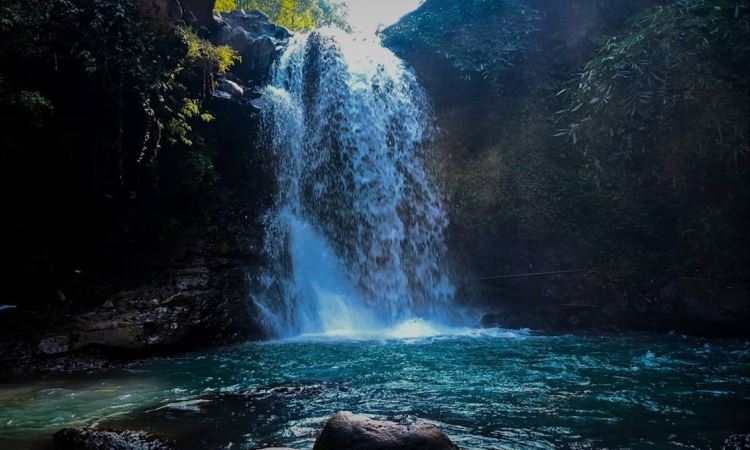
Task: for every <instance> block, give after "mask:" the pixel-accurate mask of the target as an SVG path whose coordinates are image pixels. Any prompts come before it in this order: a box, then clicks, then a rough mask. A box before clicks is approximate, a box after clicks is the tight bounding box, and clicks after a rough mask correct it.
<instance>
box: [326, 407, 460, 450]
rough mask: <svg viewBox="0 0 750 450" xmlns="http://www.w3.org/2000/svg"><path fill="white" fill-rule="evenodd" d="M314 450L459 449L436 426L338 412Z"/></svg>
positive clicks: (327, 425)
mask: <svg viewBox="0 0 750 450" xmlns="http://www.w3.org/2000/svg"><path fill="white" fill-rule="evenodd" d="M313 450H458V447H457V446H456V445H455V444H453V442H451V440H450V439H448V437H447V436H446V435H444V434H443V433H442V432H441V431H440V430H438V428H437V427H436V426H434V425H431V424H428V423H424V422H417V423H415V424H411V425H401V424H398V423H395V422H386V421H381V420H374V419H370V418H369V417H367V416H362V415H356V414H352V413H350V412H338V413H336V414H335V415H334V416H333V417H331V419H329V420H328V422H327V423H326V425H325V427H324V428H323V432H322V433H321V434H320V436H319V437H318V439H317V440H316V441H315V447H313Z"/></svg>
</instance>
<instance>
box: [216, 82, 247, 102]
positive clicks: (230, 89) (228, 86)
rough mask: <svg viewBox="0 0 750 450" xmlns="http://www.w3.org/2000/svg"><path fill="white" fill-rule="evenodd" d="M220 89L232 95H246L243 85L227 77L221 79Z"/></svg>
mask: <svg viewBox="0 0 750 450" xmlns="http://www.w3.org/2000/svg"><path fill="white" fill-rule="evenodd" d="M219 90H221V91H224V92H226V93H227V94H229V95H230V96H231V97H237V98H242V97H243V96H244V95H245V90H244V89H243V88H242V86H240V85H239V84H237V83H235V82H234V81H232V80H227V79H226V78H222V79H220V80H219Z"/></svg>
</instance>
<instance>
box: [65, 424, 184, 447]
mask: <svg viewBox="0 0 750 450" xmlns="http://www.w3.org/2000/svg"><path fill="white" fill-rule="evenodd" d="M52 439H53V443H54V448H55V450H174V449H176V448H177V447H176V446H175V445H174V443H172V442H169V441H166V440H163V439H160V438H158V437H156V436H153V435H151V434H149V433H145V432H143V431H131V430H97V429H94V428H65V429H63V430H60V431H58V432H57V433H55V435H54V436H53V438H52Z"/></svg>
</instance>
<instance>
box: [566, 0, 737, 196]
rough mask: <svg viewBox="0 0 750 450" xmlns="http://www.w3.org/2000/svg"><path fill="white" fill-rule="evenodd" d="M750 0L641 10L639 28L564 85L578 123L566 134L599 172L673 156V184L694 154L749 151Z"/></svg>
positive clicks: (689, 1) (729, 155)
mask: <svg viewBox="0 0 750 450" xmlns="http://www.w3.org/2000/svg"><path fill="white" fill-rule="evenodd" d="M748 5H749V2H747V1H743V2H736V1H707V0H683V1H678V2H676V3H674V4H670V5H667V6H660V7H657V8H656V9H654V10H651V11H649V12H648V13H645V14H642V15H640V16H639V17H637V19H636V20H635V25H634V26H635V31H634V32H633V33H632V34H629V35H627V36H624V37H623V38H619V39H618V38H616V37H615V38H612V39H610V40H609V41H608V42H607V44H606V45H605V46H604V47H603V48H602V49H601V51H600V52H599V55H598V56H597V57H596V58H594V59H593V60H591V61H590V62H589V63H588V64H587V65H586V68H585V70H584V72H583V74H582V75H581V79H580V80H579V81H577V82H576V84H575V85H574V86H573V87H572V88H571V89H566V90H564V91H563V93H568V94H569V95H570V106H569V107H568V108H567V109H566V110H565V111H563V113H564V114H565V116H566V118H569V119H572V121H571V123H570V124H569V125H568V126H567V127H566V128H565V129H563V130H561V133H562V134H564V135H567V136H569V137H570V138H571V140H572V141H573V142H574V143H575V144H577V145H581V146H582V147H583V148H584V149H585V150H586V152H587V154H589V155H591V158H592V162H593V164H594V165H595V166H596V167H597V168H598V170H600V171H604V170H606V169H607V167H608V166H610V167H611V166H613V165H616V164H618V163H621V162H623V161H627V160H630V159H632V158H633V157H635V155H637V154H642V153H645V152H653V151H661V152H663V153H664V154H665V155H666V154H670V156H671V157H672V158H673V161H672V164H671V165H670V167H667V168H668V169H670V170H671V173H670V175H671V176H672V177H673V178H674V182H675V183H677V182H679V181H680V178H681V175H682V174H681V173H680V172H679V169H680V164H682V163H689V158H690V154H691V153H692V154H693V155H705V156H710V157H713V158H715V159H718V160H725V161H728V162H731V163H736V162H737V161H738V160H739V159H740V158H744V157H746V156H747V155H748V139H747V138H748V126H747V119H748V104H747V101H746V100H747V95H748V80H747V73H748V69H749V68H750V66H748V53H749V52H750V39H749V38H748V31H749V30H750V14H749V11H748ZM672 130H680V132H681V133H680V136H674V135H673V134H672V133H671V131H672ZM667 140H668V141H669V142H665V141H667Z"/></svg>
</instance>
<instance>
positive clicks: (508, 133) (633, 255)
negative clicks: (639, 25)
mask: <svg viewBox="0 0 750 450" xmlns="http://www.w3.org/2000/svg"><path fill="white" fill-rule="evenodd" d="M663 3H664V2H660V1H648V0H644V1H638V0H632V1H620V2H617V1H615V2H611V1H604V2H588V1H534V0H523V1H521V0H505V1H501V2H494V3H493V2H481V1H475V2H466V3H462V4H457V3H455V2H450V1H446V0H427V1H426V2H425V3H423V5H422V6H421V7H420V8H419V9H418V10H417V11H415V12H414V13H412V14H410V15H408V16H406V17H405V18H403V19H402V21H401V22H400V23H398V24H396V25H394V26H392V27H391V28H389V29H386V30H385V31H384V42H385V43H386V45H387V46H389V47H390V48H391V49H392V50H394V51H395V52H396V53H397V54H399V55H400V56H401V57H403V58H404V59H405V60H406V61H408V62H409V63H410V64H411V65H412V66H413V67H414V70H415V72H416V73H417V75H418V77H419V79H420V80H421V82H422V83H423V85H424V86H425V87H426V89H427V91H428V92H429V95H430V98H431V99H432V101H433V104H434V108H435V113H436V119H437V125H438V128H439V130H440V133H439V135H438V138H437V142H436V144H437V151H436V154H435V155H434V158H433V163H434V164H433V167H432V169H433V171H434V173H435V176H436V178H438V181H439V182H440V183H441V184H442V185H443V188H444V190H445V192H446V195H447V197H448V199H447V201H446V205H447V207H448V209H449V216H450V220H451V224H450V228H449V242H448V247H449V249H450V251H451V252H452V260H453V261H454V262H455V263H456V267H457V270H456V271H455V278H456V279H458V280H460V281H459V283H460V293H459V298H460V299H461V301H463V302H465V303H469V304H471V305H474V306H479V307H480V308H483V309H490V310H492V309H495V310H496V311H497V312H498V313H497V314H494V315H491V316H488V317H487V318H486V319H485V324H486V325H501V326H508V327H530V328H533V329H541V330H551V331H558V330H562V331H576V330H577V331H610V332H619V331H632V330H650V331H671V330H677V331H680V332H686V333H693V334H699V335H701V334H702V335H746V332H743V331H741V330H742V328H743V327H742V326H741V322H742V320H746V319H747V318H748V317H749V316H750V310H749V308H748V303H749V302H748V301H747V298H748V293H749V291H748V284H747V266H746V263H744V264H745V265H744V266H743V264H742V263H740V264H739V266H736V265H729V267H726V265H721V264H718V263H713V262H711V263H709V262H706V263H705V264H703V265H702V266H701V267H700V268H699V269H698V270H696V269H695V268H694V267H693V268H686V267H679V268H677V267H676V266H678V265H679V264H674V265H672V264H670V263H668V262H667V261H670V259H669V258H670V257H671V256H670V255H669V254H668V253H669V252H670V251H672V248H673V247H670V246H674V247H676V244H674V243H672V242H671V241H670V240H669V239H671V238H670V237H662V238H661V239H654V238H653V235H656V234H658V233H661V236H671V235H672V233H673V232H675V229H670V228H669V227H670V225H669V223H670V220H668V218H669V217H670V216H671V213H667V212H666V208H665V207H664V206H660V207H654V208H653V209H654V211H653V212H652V213H650V214H653V215H654V216H655V220H651V219H643V220H642V221H641V222H638V220H640V218H636V219H633V218H632V216H631V215H630V214H629V213H628V214H627V215H624V214H623V213H622V212H621V211H618V210H617V209H616V208H617V207H616V206H613V205H617V203H618V202H621V201H623V196H622V195H621V196H619V197H616V196H612V197H614V199H613V198H612V197H610V196H609V194H606V193H602V191H601V190H599V189H597V187H596V185H595V184H594V183H592V182H590V180H591V175H590V172H588V168H587V162H586V161H584V160H583V159H581V157H580V154H581V153H580V152H578V150H577V149H575V148H574V147H573V146H571V144H570V142H568V140H566V139H565V138H560V137H559V136H555V135H556V134H559V129H560V128H561V127H563V126H564V125H566V124H565V123H562V124H561V123H560V122H559V119H558V114H559V111H560V110H562V109H564V108H565V107H566V105H565V96H564V95H562V94H561V91H564V90H565V89H566V88H567V87H569V86H570V83H571V81H572V80H575V79H576V77H578V76H579V74H580V72H581V71H582V70H583V68H584V66H585V65H586V64H587V62H588V61H589V60H591V59H592V58H594V57H596V55H597V54H598V52H599V49H600V48H601V46H602V44H603V43H604V42H606V41H607V39H608V38H610V37H613V36H623V35H627V33H629V32H630V28H629V27H631V26H632V19H631V18H632V17H633V16H634V15H635V14H639V13H643V12H645V11H649V8H653V7H655V6H658V5H660V4H663ZM490 4H492V5H495V6H496V8H495V9H492V8H490V6H487V5H490ZM471 5H474V6H471ZM483 5H484V6H483ZM482 8H484V9H482ZM487 8H489V9H487ZM493 23H494V24H497V23H502V24H503V27H500V28H501V29H500V30H497V28H498V27H496V26H495V27H494V28H493V25H491V24H493ZM504 30H505V31H504ZM653 45H655V46H656V45H657V44H653ZM657 170H659V169H657ZM636 177H637V175H635V174H633V175H631V178H636ZM634 191H635V189H634ZM664 192H665V191H659V190H657V189H656V188H654V189H652V192H651V193H650V194H649V195H648V196H647V199H646V200H645V204H646V205H650V204H649V203H648V202H649V201H651V199H655V198H658V197H659V196H660V195H664ZM727 195H733V193H727ZM685 201H686V202H687V203H690V202H693V204H699V203H700V202H706V205H709V204H710V202H709V201H706V200H700V199H698V198H697V197H694V198H688V197H685ZM654 204H657V205H658V204H659V203H658V200H655V201H654ZM644 211H645V209H644ZM735 213H736V211H733V210H728V211H725V212H724V214H725V216H726V218H725V219H724V220H725V222H726V223H732V221H733V220H734V218H733V217H734V216H733V215H732V214H735ZM617 214H623V216H620V217H618V216H617ZM641 214H643V215H644V217H645V215H646V213H645V212H642V213H641ZM631 219H632V220H631ZM618 221H619V223H625V222H628V221H630V222H628V223H629V224H632V223H635V224H636V225H627V226H622V227H621V228H619V229H618V228H617V227H609V225H607V224H612V223H616V222H618ZM644 230H645V231H644ZM717 236H718V235H717ZM719 237H720V236H719ZM718 251H719V249H718V248H717V252H718ZM722 251H725V252H730V253H731V252H732V251H733V250H732V248H731V247H727V248H724V249H722ZM626 252H627V253H626ZM734 252H735V254H736V255H737V256H738V259H739V260H742V255H741V254H740V253H741V251H739V250H736V249H735V250H734ZM696 258H698V256H696ZM704 260H705V258H704ZM681 262H682V261H680V263H681ZM560 272H562V273H560ZM525 274H533V275H531V276H527V275H525ZM516 275H519V276H516ZM688 285H689V286H690V287H688Z"/></svg>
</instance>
